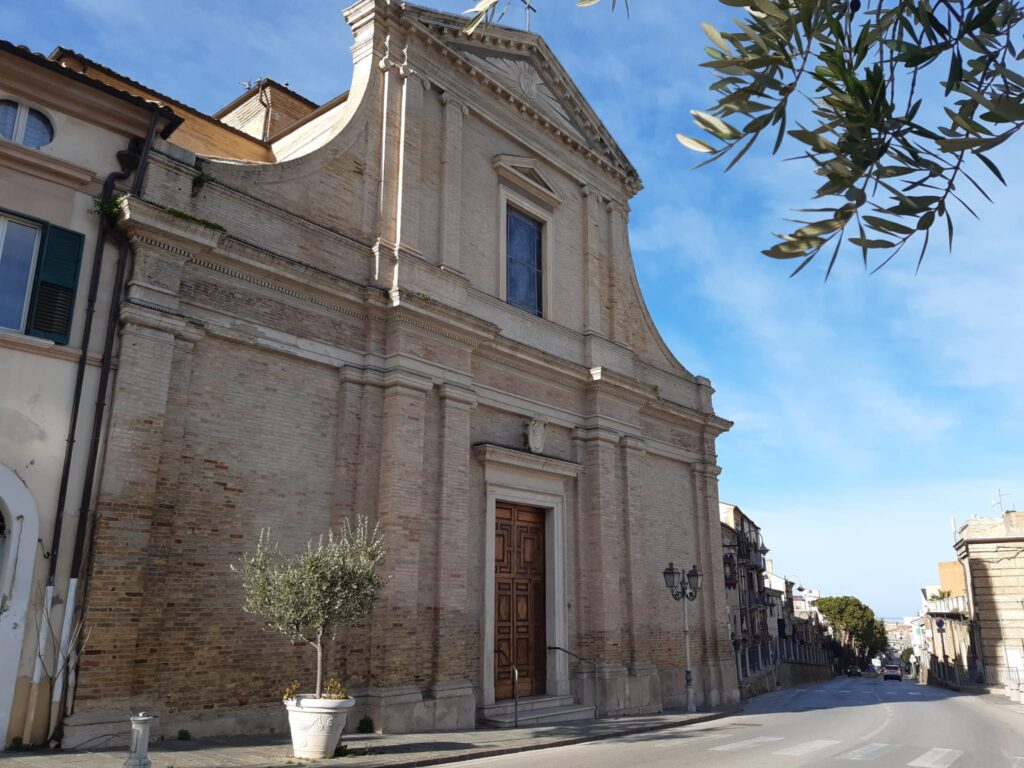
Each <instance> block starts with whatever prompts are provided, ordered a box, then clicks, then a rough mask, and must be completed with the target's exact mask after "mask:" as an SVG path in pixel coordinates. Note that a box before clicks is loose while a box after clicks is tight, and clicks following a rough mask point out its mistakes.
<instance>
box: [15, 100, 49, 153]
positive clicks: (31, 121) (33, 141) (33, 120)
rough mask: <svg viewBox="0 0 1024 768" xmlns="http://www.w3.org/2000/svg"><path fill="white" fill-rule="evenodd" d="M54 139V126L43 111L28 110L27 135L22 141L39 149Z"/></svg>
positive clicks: (27, 145)
mask: <svg viewBox="0 0 1024 768" xmlns="http://www.w3.org/2000/svg"><path fill="white" fill-rule="evenodd" d="M51 141H53V126H52V125H51V124H50V121H49V120H47V119H46V116H45V115H44V114H43V113H42V112H38V111H36V110H34V109H30V110H29V111H28V117H27V118H26V120H25V136H24V138H22V140H21V143H22V144H24V145H25V146H26V147H31V148H32V149H39V148H40V147H43V146H46V145H47V144H49V143H50V142H51Z"/></svg>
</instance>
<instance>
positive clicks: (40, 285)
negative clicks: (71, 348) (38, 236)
mask: <svg viewBox="0 0 1024 768" xmlns="http://www.w3.org/2000/svg"><path fill="white" fill-rule="evenodd" d="M84 242H85V237H84V236H83V235H81V234H79V233H78V232H72V231H71V230H70V229H64V228H63V227H55V226H54V225H52V224H51V225H49V226H48V227H47V228H46V235H45V237H44V239H43V248H42V253H41V254H40V256H39V264H38V266H37V267H36V277H35V284H34V285H33V288H32V301H31V303H30V304H29V309H28V322H27V324H26V327H25V333H27V334H28V335H29V336H38V337H39V338H41V339H49V340H50V341H53V342H56V343H57V344H67V343H68V337H69V336H70V335H71V316H72V311H73V310H74V307H75V290H76V289H77V287H78V270H79V267H81V265H82V245H83V243H84Z"/></svg>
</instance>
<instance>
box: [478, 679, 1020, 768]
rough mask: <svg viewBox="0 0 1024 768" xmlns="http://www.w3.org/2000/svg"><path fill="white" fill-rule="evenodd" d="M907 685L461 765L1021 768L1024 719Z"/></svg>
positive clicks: (853, 687)
mask: <svg viewBox="0 0 1024 768" xmlns="http://www.w3.org/2000/svg"><path fill="white" fill-rule="evenodd" d="M1005 702H1006V699H1003V698H1001V697H995V696H987V695H967V694H956V693H953V692H950V691H946V690H943V689H940V688H935V687H931V686H924V685H918V684H917V683H914V682H912V681H910V680H902V681H899V682H897V681H895V680H888V681H885V680H881V679H880V678H858V677H854V678H845V677H844V678H839V679H837V680H833V681H830V682H828V683H823V684H821V685H817V686H813V687H809V688H799V689H789V690H785V691H778V692H776V693H772V694H768V695H765V696H759V697H757V698H755V699H753V700H751V701H750V702H748V703H747V704H746V705H745V706H744V708H743V711H742V712H740V713H739V714H737V715H734V716H731V717H728V718H724V719H721V720H715V721H712V722H709V723H705V724H703V725H697V726H690V727H684V728H676V729H673V730H667V731H657V732H653V733H645V734H638V735H634V736H624V737H622V738H616V739H608V740H605V741H596V742H590V743H587V744H580V745H576V746H571V747H559V748H557V749H548V750H541V751H537V752H525V753H520V754H515V755H504V756H501V757H495V758H487V759H482V760H473V761H470V762H465V763H460V764H459V765H461V766H463V767H464V768H470V767H475V766H479V768H485V767H488V768H540V767H541V766H544V767H547V766H554V767H555V768H623V767H624V766H650V767H651V768H662V767H663V768H689V767H690V766H693V767H694V768H703V767H704V766H711V767H712V768H732V767H735V768H762V767H763V768H795V767H796V766H815V767H816V768H817V766H823V767H825V768H857V766H863V768H896V767H897V766H900V767H902V766H909V767H912V768H970V767H972V766H973V767H977V768H1024V709H1022V708H1021V707H1019V706H1010V705H1007V704H1006V703H1005Z"/></svg>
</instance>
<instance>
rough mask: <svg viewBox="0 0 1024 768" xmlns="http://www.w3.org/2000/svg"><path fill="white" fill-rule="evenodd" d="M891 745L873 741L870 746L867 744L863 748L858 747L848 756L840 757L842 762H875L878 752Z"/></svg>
mask: <svg viewBox="0 0 1024 768" xmlns="http://www.w3.org/2000/svg"><path fill="white" fill-rule="evenodd" d="M888 746H889V745H888V744H886V743H884V742H881V741H873V742H872V743H870V744H865V745H864V746H863V747H857V748H856V749H853V750H850V751H849V752H847V753H846V754H843V755H840V756H839V759H840V760H873V759H874V758H875V755H876V754H877V753H878V752H881V751H882V750H883V749H885V748H886V747H888Z"/></svg>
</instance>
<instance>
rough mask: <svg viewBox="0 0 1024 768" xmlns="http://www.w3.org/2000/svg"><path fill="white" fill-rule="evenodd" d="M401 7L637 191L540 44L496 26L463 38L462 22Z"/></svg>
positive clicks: (622, 159) (614, 147) (613, 147)
mask: <svg viewBox="0 0 1024 768" xmlns="http://www.w3.org/2000/svg"><path fill="white" fill-rule="evenodd" d="M402 8H403V15H404V16H406V18H409V19H410V20H411V21H413V22H414V23H415V24H417V25H418V26H419V27H420V29H421V30H422V31H423V32H425V33H426V34H428V35H430V37H431V38H432V39H433V40H434V42H437V43H440V44H441V45H443V46H444V47H445V49H446V50H447V51H448V52H450V53H451V54H454V55H456V56H458V57H459V58H460V59H461V60H462V61H463V62H464V63H465V64H467V65H469V67H468V68H469V69H470V71H471V72H473V73H476V74H479V75H480V76H482V77H484V78H486V79H487V80H489V81H491V82H493V83H495V84H497V85H498V86H500V87H501V89H503V91H504V92H505V93H507V94H510V95H511V96H512V97H513V98H515V99H517V100H520V101H521V102H522V104H523V105H525V106H526V107H528V108H529V110H528V111H533V110H535V111H536V113H537V115H538V116H539V117H540V118H541V120H542V122H548V123H550V126H551V128H552V129H553V130H555V131H556V132H561V133H564V134H565V135H566V136H568V137H569V138H571V140H572V141H573V142H574V143H576V144H578V145H579V146H581V147H582V148H585V149H586V150H589V152H588V154H591V155H592V156H594V157H595V158H598V159H599V162H601V164H602V165H606V166H610V168H611V169H613V170H614V171H617V172H618V173H619V174H621V175H622V176H625V177H626V178H627V183H628V185H629V186H631V187H633V188H634V189H639V188H640V179H639V177H638V176H637V172H636V169H635V168H634V167H633V165H632V163H630V162H629V159H628V158H627V157H626V155H625V154H624V153H623V152H622V150H621V149H620V148H619V146H618V144H616V143H615V139H613V138H612V136H611V134H610V133H609V132H608V129H607V128H605V127H604V124H603V123H602V122H601V120H600V119H599V118H598V117H597V114H596V113H595V112H594V110H593V109H592V108H591V106H590V105H589V104H588V103H587V100H586V99H585V98H584V97H583V94H581V93H580V91H579V89H578V88H577V87H576V84H575V83H574V82H573V81H572V78H570V77H569V75H568V73H566V71H565V70H564V69H563V68H562V65H561V64H560V63H559V61H558V59H557V58H555V55H554V54H553V53H552V52H551V49H550V48H548V46H547V44H546V43H545V42H544V41H543V39H541V38H540V37H539V36H537V35H534V34H532V33H530V32H524V31H522V30H518V29H510V28H508V27H502V26H497V25H490V26H481V27H478V28H477V30H476V31H475V32H474V33H473V34H472V35H470V36H467V35H466V34H465V33H464V32H463V29H464V28H465V26H466V21H467V20H466V17H463V16H455V15H452V14H448V13H441V12H440V11H435V10H431V9H429V8H422V7H420V6H415V5H410V4H404V5H403V6H402Z"/></svg>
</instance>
